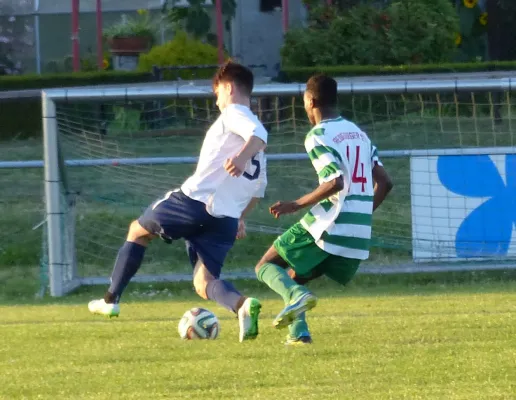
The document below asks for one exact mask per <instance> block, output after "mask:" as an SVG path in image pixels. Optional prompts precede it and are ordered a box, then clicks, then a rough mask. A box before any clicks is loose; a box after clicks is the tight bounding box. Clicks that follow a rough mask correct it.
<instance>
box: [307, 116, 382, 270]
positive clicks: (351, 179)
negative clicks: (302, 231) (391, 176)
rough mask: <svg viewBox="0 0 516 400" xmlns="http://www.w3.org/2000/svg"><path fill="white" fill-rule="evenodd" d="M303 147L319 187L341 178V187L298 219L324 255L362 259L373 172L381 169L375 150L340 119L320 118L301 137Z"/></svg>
mask: <svg viewBox="0 0 516 400" xmlns="http://www.w3.org/2000/svg"><path fill="white" fill-rule="evenodd" d="M305 148H306V151H307V153H308V156H309V157H310V160H311V161H312V165H313V166H314V168H315V171H316V172H317V175H318V177H319V183H320V184H322V183H323V182H330V181H332V180H334V179H335V178H337V177H339V176H342V177H343V179H344V189H343V190H341V191H340V192H338V193H336V194H335V195H333V196H331V197H330V198H329V199H326V200H323V201H321V202H320V203H318V204H316V205H315V206H313V207H312V209H311V210H310V211H309V212H308V213H307V214H306V215H305V216H304V218H303V219H302V220H301V224H302V225H303V226H304V227H305V228H306V229H307V230H308V231H309V232H310V234H311V235H312V236H313V237H314V239H315V241H316V242H315V243H316V244H317V246H319V247H320V248H321V249H323V250H324V251H326V252H328V253H330V254H334V255H337V256H342V257H347V258H354V259H359V260H366V259H367V258H368V257H369V247H370V245H371V224H372V214H373V197H374V187H373V178H372V170H373V168H374V166H375V165H376V164H378V165H382V163H381V161H380V159H379V158H378V152H377V150H376V147H375V146H373V145H372V143H371V141H370V140H369V138H368V137H367V135H366V134H365V133H364V132H362V131H361V130H360V128H358V127H357V126H356V125H355V124H353V123H352V122H350V121H347V120H345V119H344V118H336V119H332V120H325V121H322V122H321V123H319V124H318V125H316V126H315V127H314V128H313V129H312V130H311V131H310V133H308V135H307V136H306V140H305Z"/></svg>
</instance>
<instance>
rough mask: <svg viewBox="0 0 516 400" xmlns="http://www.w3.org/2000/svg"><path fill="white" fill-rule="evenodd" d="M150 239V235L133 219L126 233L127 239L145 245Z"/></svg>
mask: <svg viewBox="0 0 516 400" xmlns="http://www.w3.org/2000/svg"><path fill="white" fill-rule="evenodd" d="M151 239H152V235H151V234H150V233H149V232H147V230H146V229H145V228H144V227H142V226H141V225H140V223H139V222H138V221H136V220H135V221H133V222H131V224H130V225H129V233H128V234H127V241H128V242H134V243H138V244H141V245H142V246H146V245H147V244H148V243H149V241H150V240H151Z"/></svg>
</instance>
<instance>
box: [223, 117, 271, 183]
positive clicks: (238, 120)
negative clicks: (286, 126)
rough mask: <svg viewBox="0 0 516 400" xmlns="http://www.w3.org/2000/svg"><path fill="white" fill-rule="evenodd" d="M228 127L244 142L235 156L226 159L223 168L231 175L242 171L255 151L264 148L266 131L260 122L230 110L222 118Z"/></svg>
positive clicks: (239, 173)
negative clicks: (229, 112)
mask: <svg viewBox="0 0 516 400" xmlns="http://www.w3.org/2000/svg"><path fill="white" fill-rule="evenodd" d="M224 123H225V124H226V126H227V127H228V129H229V130H230V131H231V132H233V133H235V134H237V135H239V136H241V137H242V138H243V139H244V140H245V144H244V146H243V147H242V149H241V150H240V151H239V152H238V154H237V155H236V156H234V157H233V158H230V159H228V160H226V162H225V164H224V168H225V169H226V171H228V173H229V174H230V175H231V176H240V175H242V173H243V172H244V169H245V166H246V164H247V162H248V161H249V160H250V159H251V158H252V157H254V156H255V155H256V153H258V152H260V151H263V150H265V147H266V146H267V131H266V130H265V128H264V127H263V125H261V124H259V123H258V124H256V122H255V121H252V120H250V119H249V118H248V117H247V116H246V115H243V114H240V113H239V112H237V111H234V110H232V111H231V114H229V115H227V116H226V117H225V118H224Z"/></svg>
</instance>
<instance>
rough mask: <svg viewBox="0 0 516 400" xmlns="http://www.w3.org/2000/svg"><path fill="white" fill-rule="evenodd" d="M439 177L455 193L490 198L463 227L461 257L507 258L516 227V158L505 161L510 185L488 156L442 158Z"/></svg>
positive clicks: (459, 235)
mask: <svg viewBox="0 0 516 400" xmlns="http://www.w3.org/2000/svg"><path fill="white" fill-rule="evenodd" d="M437 174H438V176H439V179H440V181H441V183H442V184H443V185H444V187H446V188H447V189H448V190H449V191H451V192H453V193H456V194H458V195H461V196H465V197H487V198H489V199H488V200H486V201H485V202H484V203H482V204H481V205H480V206H478V207H477V208H476V209H474V210H473V211H472V212H471V213H470V214H469V215H468V216H467V217H466V218H465V219H464V221H463V222H462V224H461V225H460V227H459V229H458V231H457V236H456V238H455V250H456V252H457V256H458V257H461V258H467V257H486V256H504V255H507V252H508V250H509V245H510V243H511V236H512V230H513V224H516V155H507V156H506V157H505V176H506V181H507V184H505V183H504V181H503V179H502V177H501V176H500V173H499V172H498V169H497V168H496V166H495V164H494V162H493V160H492V159H491V157H489V156H487V155H479V156H441V157H439V158H438V160H437Z"/></svg>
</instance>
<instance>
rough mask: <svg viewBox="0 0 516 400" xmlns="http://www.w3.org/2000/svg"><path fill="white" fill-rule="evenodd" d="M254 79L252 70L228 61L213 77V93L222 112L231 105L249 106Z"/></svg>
mask: <svg viewBox="0 0 516 400" xmlns="http://www.w3.org/2000/svg"><path fill="white" fill-rule="evenodd" d="M253 85H254V77H253V73H252V72H251V70H250V69H249V68H247V67H245V66H243V65H241V64H238V63H236V62H234V61H231V60H229V61H227V62H226V63H225V64H224V65H222V66H221V67H220V68H219V69H218V70H217V72H216V73H215V76H214V77H213V91H214V92H215V96H217V106H218V107H219V109H220V111H222V110H223V109H224V108H226V107H227V106H228V105H229V104H244V105H247V106H249V104H250V97H251V93H252V91H253Z"/></svg>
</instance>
